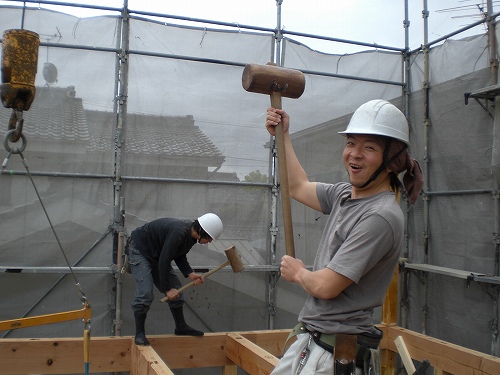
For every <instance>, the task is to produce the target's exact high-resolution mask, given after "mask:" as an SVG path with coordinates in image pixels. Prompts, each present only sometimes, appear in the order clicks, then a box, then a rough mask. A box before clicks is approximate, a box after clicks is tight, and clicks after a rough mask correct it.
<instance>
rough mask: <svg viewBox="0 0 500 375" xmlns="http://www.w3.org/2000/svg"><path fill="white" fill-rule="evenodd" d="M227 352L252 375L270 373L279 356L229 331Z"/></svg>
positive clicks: (229, 356)
mask: <svg viewBox="0 0 500 375" xmlns="http://www.w3.org/2000/svg"><path fill="white" fill-rule="evenodd" d="M225 353H226V355H227V357H228V358H229V359H231V360H232V361H233V362H234V363H236V364H237V365H238V366H239V367H241V368H242V369H243V370H244V371H246V372H248V373H249V374H250V375H268V374H270V373H271V371H273V369H274V367H276V364H277V363H278V358H277V357H275V356H273V355H272V354H270V353H269V352H267V351H265V350H264V349H262V348H261V347H260V346H257V345H256V344H254V343H253V342H251V341H250V340H248V339H246V338H244V337H243V336H241V335H239V334H237V333H228V334H227V339H226V347H225Z"/></svg>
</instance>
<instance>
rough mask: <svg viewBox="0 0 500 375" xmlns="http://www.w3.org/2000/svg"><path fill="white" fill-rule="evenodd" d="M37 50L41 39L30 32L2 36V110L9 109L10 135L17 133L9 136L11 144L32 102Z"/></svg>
mask: <svg viewBox="0 0 500 375" xmlns="http://www.w3.org/2000/svg"><path fill="white" fill-rule="evenodd" d="M39 46H40V37H39V35H38V34H37V33H35V32H33V31H29V30H23V29H21V30H18V29H11V30H6V31H4V33H3V40H2V68H1V73H2V74H1V75H2V84H1V86H0V98H1V100H2V104H3V106H4V107H5V108H12V116H11V119H10V121H9V131H11V130H14V129H15V130H16V131H15V132H12V134H10V136H9V140H10V141H11V142H17V141H18V140H19V138H21V135H22V111H27V110H28V109H29V108H30V106H31V103H32V102H33V100H34V99H35V76H36V72H37V67H38V47H39Z"/></svg>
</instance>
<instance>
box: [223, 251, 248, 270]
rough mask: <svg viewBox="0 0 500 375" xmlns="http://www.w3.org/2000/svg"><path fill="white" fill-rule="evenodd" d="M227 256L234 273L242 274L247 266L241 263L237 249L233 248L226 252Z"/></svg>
mask: <svg viewBox="0 0 500 375" xmlns="http://www.w3.org/2000/svg"><path fill="white" fill-rule="evenodd" d="M224 251H225V253H226V256H227V260H228V261H229V264H230V265H231V268H232V269H233V272H241V271H243V270H244V269H245V265H244V264H243V262H242V261H241V255H240V253H238V250H236V247H234V246H232V247H230V248H229V249H226V250H224Z"/></svg>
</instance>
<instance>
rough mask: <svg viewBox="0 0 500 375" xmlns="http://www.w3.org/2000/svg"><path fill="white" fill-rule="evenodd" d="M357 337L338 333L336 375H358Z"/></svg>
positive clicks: (334, 359) (334, 365)
mask: <svg viewBox="0 0 500 375" xmlns="http://www.w3.org/2000/svg"><path fill="white" fill-rule="evenodd" d="M356 344H357V337H356V335H346V334H343V333H337V334H336V337H335V349H334V353H333V361H334V362H333V374H334V375H356V349H357V348H356Z"/></svg>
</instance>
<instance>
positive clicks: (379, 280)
mask: <svg viewBox="0 0 500 375" xmlns="http://www.w3.org/2000/svg"><path fill="white" fill-rule="evenodd" d="M316 192H317V194H318V199H319V202H320V204H321V209H322V211H323V213H324V214H327V215H328V219H327V223H326V225H325V229H324V231H323V235H322V237H321V240H320V243H319V248H318V252H317V254H316V259H315V260H314V270H320V269H324V268H325V267H328V268H330V269H331V270H333V271H335V272H337V273H339V274H341V275H344V276H346V277H348V278H349V279H351V280H352V281H353V283H352V284H351V285H349V286H348V287H347V288H346V289H345V290H344V291H343V292H342V293H341V294H340V295H339V296H337V297H336V298H333V299H328V300H325V299H319V298H315V297H312V296H308V298H307V300H306V302H305V304H304V307H303V308H302V311H301V312H300V315H299V321H301V322H303V323H305V324H306V326H307V327H308V328H309V329H311V330H315V331H320V332H324V333H350V334H358V333H362V332H369V331H371V329H372V327H373V322H372V315H373V309H374V308H376V307H378V306H381V305H382V303H383V300H384V296H385V293H386V290H387V287H388V286H389V284H390V282H391V279H392V276H393V274H394V270H395V267H396V264H397V262H398V259H399V255H400V252H401V248H402V244H403V234H404V216H403V212H402V210H401V207H400V206H399V204H398V202H397V201H396V198H395V196H394V194H393V193H392V192H388V191H387V192H382V193H379V194H375V195H373V196H371V197H368V198H361V199H351V185H350V184H348V183H337V184H333V185H332V184H324V183H318V185H317V188H316Z"/></svg>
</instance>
